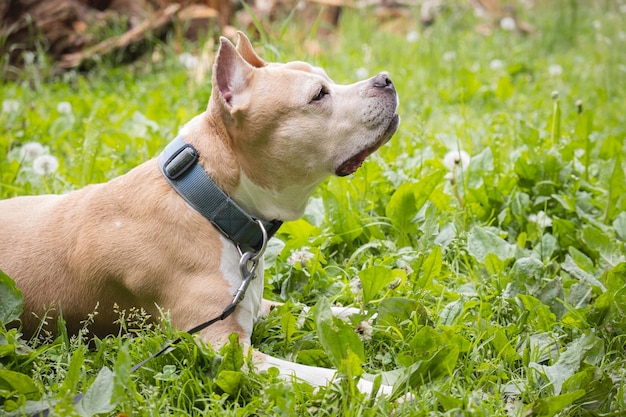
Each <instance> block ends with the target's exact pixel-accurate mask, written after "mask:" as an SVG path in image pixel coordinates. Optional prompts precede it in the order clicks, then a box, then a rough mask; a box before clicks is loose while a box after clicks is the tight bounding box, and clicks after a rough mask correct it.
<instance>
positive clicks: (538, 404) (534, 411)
mask: <svg viewBox="0 0 626 417" xmlns="http://www.w3.org/2000/svg"><path fill="white" fill-rule="evenodd" d="M584 395H585V390H582V389H579V390H576V391H573V392H568V393H567V394H561V395H555V396H553V397H548V398H541V399H538V400H537V401H535V402H534V403H532V404H531V405H530V410H531V412H530V413H528V414H527V415H532V416H534V417H552V416H555V415H556V414H557V413H559V412H561V411H562V410H564V409H565V408H566V407H568V406H570V405H571V404H572V403H573V402H574V401H576V400H577V399H579V398H582V397H583V396H584Z"/></svg>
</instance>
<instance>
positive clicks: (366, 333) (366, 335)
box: [356, 320, 374, 340]
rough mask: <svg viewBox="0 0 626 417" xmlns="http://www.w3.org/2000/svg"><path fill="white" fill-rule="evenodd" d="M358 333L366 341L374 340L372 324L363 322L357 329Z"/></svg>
mask: <svg viewBox="0 0 626 417" xmlns="http://www.w3.org/2000/svg"><path fill="white" fill-rule="evenodd" d="M356 331H357V333H358V334H360V335H361V336H362V337H363V339H364V340H370V339H371V338H372V334H374V328H373V327H372V325H371V324H370V322H368V321H365V320H363V321H362V322H360V323H359V325H358V326H357V327H356Z"/></svg>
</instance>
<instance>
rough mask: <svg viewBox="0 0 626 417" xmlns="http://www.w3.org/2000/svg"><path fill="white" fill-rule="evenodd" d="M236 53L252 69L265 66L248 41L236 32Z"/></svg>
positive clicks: (242, 34) (244, 36) (240, 33)
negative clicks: (237, 52)
mask: <svg viewBox="0 0 626 417" xmlns="http://www.w3.org/2000/svg"><path fill="white" fill-rule="evenodd" d="M237 51H239V54H240V55H241V57H242V58H243V59H245V60H246V62H247V63H248V64H250V65H252V66H253V67H256V68H262V67H264V66H266V65H267V64H266V63H265V61H263V60H262V59H261V58H260V57H259V56H258V55H257V54H256V52H255V51H254V48H253V47H252V43H250V39H248V37H247V36H246V35H245V34H244V33H243V32H237Z"/></svg>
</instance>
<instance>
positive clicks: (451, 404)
mask: <svg viewBox="0 0 626 417" xmlns="http://www.w3.org/2000/svg"><path fill="white" fill-rule="evenodd" d="M433 394H435V397H437V400H438V401H439V404H441V407H442V408H443V409H444V411H450V410H454V409H461V408H462V407H463V400H462V399H461V398H458V397H456V396H451V395H447V394H444V393H442V392H439V391H433Z"/></svg>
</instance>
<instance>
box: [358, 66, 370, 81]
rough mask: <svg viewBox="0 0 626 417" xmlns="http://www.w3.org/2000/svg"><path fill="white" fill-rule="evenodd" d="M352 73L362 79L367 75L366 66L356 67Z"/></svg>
mask: <svg viewBox="0 0 626 417" xmlns="http://www.w3.org/2000/svg"><path fill="white" fill-rule="evenodd" d="M354 74H355V75H356V78H357V80H363V79H365V78H367V77H368V76H369V72H368V71H367V68H364V67H360V68H357V70H356V71H355V72H354Z"/></svg>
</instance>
